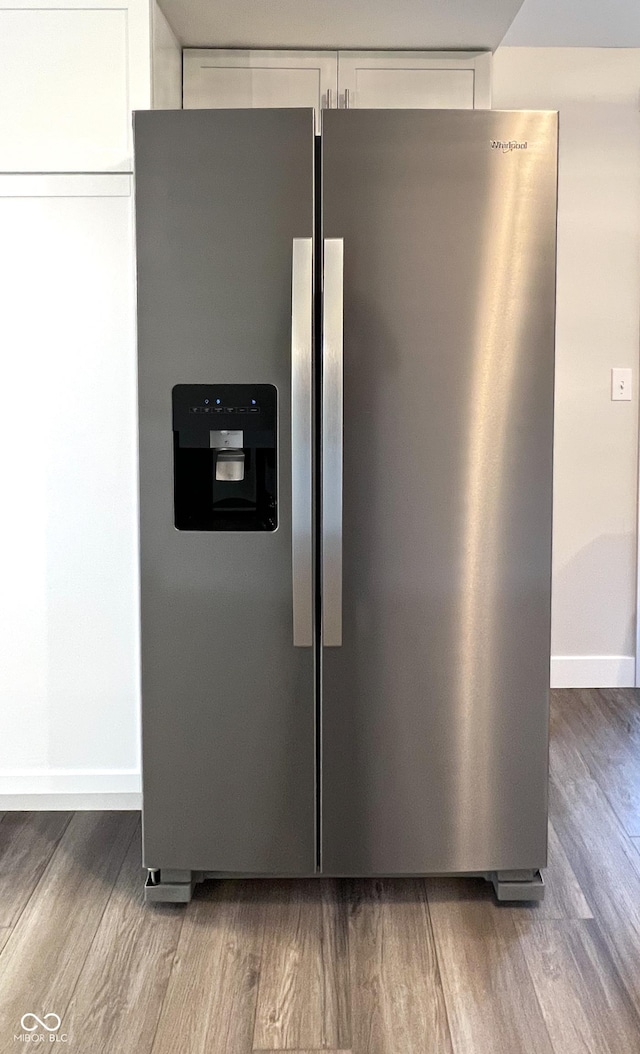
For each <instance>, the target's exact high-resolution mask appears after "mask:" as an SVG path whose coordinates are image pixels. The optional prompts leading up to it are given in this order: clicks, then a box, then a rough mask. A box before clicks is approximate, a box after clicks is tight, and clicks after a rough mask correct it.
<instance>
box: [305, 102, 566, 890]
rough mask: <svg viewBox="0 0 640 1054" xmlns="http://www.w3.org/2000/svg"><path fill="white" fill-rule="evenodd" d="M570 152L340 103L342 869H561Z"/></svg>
mask: <svg viewBox="0 0 640 1054" xmlns="http://www.w3.org/2000/svg"><path fill="white" fill-rule="evenodd" d="M556 149H557V117H556V115H555V114H552V113H507V112H505V113H501V112H491V111H484V112H483V111H478V112H466V111H453V112H452V111H377V112H376V111H364V110H361V111H357V110H356V111H351V112H345V111H327V112H325V114H324V117H323V144H322V195H323V199H322V200H323V213H322V224H323V237H324V239H325V242H324V253H325V256H324V304H323V315H324V321H325V333H324V340H325V347H324V349H323V356H324V361H323V368H324V371H325V372H324V379H323V393H324V399H325V401H326V400H327V399H331V400H333V402H332V405H331V406H326V405H325V406H324V407H323V425H324V430H323V437H322V452H323V459H324V464H323V474H324V477H325V478H324V482H323V501H324V508H323V539H322V553H323V555H324V567H323V579H322V581H323V603H324V604H325V605H326V604H327V600H328V602H329V611H328V613H327V612H325V613H324V617H323V630H324V646H323V650H322V684H323V695H322V715H321V721H322V765H323V769H322V801H321V817H322V839H321V862H322V869H323V871H325V872H328V873H332V874H347V875H351V874H389V873H395V874H402V873H420V872H466V871H490V870H498V869H499V870H510V869H514V870H516V869H530V868H531V869H535V868H539V867H541V866H544V864H545V861H546V829H547V742H548V685H549V638H550V576H551V484H552V415H553V356H554V299H555V228H556ZM327 472H328V473H329V479H327V478H326V476H327ZM327 554H328V563H327ZM325 594H326V595H325Z"/></svg>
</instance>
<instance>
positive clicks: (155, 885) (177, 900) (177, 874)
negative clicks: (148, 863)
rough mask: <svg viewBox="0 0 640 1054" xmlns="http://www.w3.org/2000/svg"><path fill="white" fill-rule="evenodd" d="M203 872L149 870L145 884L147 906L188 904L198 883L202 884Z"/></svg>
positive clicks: (165, 869) (166, 869) (169, 869)
mask: <svg viewBox="0 0 640 1054" xmlns="http://www.w3.org/2000/svg"><path fill="white" fill-rule="evenodd" d="M202 879H203V873H202V871H175V870H172V869H171V868H164V867H163V868H153V867H150V868H148V869H147V879H146V882H145V884H144V899H145V903H146V904H188V903H189V901H190V900H191V897H192V896H193V890H194V888H195V886H196V884H197V883H198V882H202Z"/></svg>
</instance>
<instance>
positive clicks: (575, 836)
mask: <svg viewBox="0 0 640 1054" xmlns="http://www.w3.org/2000/svg"><path fill="white" fill-rule="evenodd" d="M551 808H552V819H553V823H554V826H555V828H556V830H557V831H558V834H559V836H560V838H561V840H562V843H563V845H564V847H565V850H566V852H567V855H568V856H569V859H570V861H571V864H572V866H573V869H574V871H575V873H576V875H577V877H578V881H579V882H580V885H581V887H582V889H583V890H584V892H585V895H586V896H587V897H588V899H589V904H590V905H591V907H592V909H593V913H594V915H595V917H596V919H597V920H598V922H599V924H600V930H601V932H602V935H603V938H604V940H605V942H606V944H607V947H608V948H609V952H610V955H611V958H612V960H613V962H614V964H615V966H616V968H617V970H618V973H619V974H620V976H621V978H622V980H623V982H624V984H625V986H626V988H627V991H628V992H629V994H630V996H631V998H632V999H633V1002H634V1005H635V1007H636V1010H637V1011H638V1012H640V969H639V968H638V963H639V962H640V856H639V854H638V853H637V852H636V851H635V848H634V846H633V844H632V842H631V840H630V839H629V838H628V837H627V835H626V834H625V832H624V831H623V829H622V827H621V825H620V822H619V820H618V818H617V816H616V815H615V813H614V812H613V809H612V808H611V805H610V804H609V802H608V800H607V798H606V797H605V795H604V793H603V792H602V790H601V789H600V787H599V785H598V784H597V783H596V781H595V780H581V781H580V782H579V783H572V782H568V783H566V784H562V785H556V787H555V789H554V794H553V796H552V798H551Z"/></svg>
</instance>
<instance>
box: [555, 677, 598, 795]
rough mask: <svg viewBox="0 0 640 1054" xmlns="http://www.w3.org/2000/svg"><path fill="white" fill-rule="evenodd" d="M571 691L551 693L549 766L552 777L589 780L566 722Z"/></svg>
mask: <svg viewBox="0 0 640 1054" xmlns="http://www.w3.org/2000/svg"><path fill="white" fill-rule="evenodd" d="M572 694H573V689H568V688H562V689H559V688H556V689H554V690H553V691H552V692H551V707H550V714H549V719H550V743H549V766H550V769H551V774H552V775H557V776H558V777H559V778H561V779H563V780H569V779H570V780H579V779H591V772H590V770H589V768H588V766H587V763H586V761H585V760H584V758H583V757H582V754H581V753H580V741H579V739H578V738H577V737H576V734H575V730H574V729H573V728H572V727H571V724H570V723H569V722H568V721H567V716H566V711H567V709H568V708H570V707H571V705H572Z"/></svg>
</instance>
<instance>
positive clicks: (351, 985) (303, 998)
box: [0, 690, 640, 1054]
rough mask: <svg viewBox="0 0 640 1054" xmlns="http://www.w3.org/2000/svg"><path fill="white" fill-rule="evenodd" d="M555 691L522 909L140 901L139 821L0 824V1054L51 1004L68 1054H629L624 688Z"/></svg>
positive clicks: (633, 807)
mask: <svg viewBox="0 0 640 1054" xmlns="http://www.w3.org/2000/svg"><path fill="white" fill-rule="evenodd" d="M553 694H554V698H553V708H552V710H553V712H552V742H551V777H552V778H551V827H550V863H549V868H548V870H547V873H546V880H547V896H546V899H545V901H544V902H543V903H542V904H541V905H539V906H538V907H528V906H526V907H525V906H519V907H511V906H504V905H501V906H499V905H498V904H497V903H496V902H495V901H494V900H493V897H492V894H491V891H490V889H489V887H488V885H487V884H486V883H485V882H483V881H481V880H476V879H468V880H447V879H426V880H420V879H412V880H395V881H392V880H385V881H374V880H371V881H339V882H338V881H329V880H316V881H304V882H295V881H286V882H284V881H282V882H271V881H246V882H237V881H236V882H231V881H228V882H217V883H208V884H207V885H205V886H200V887H198V889H197V891H196V895H195V897H194V900H193V902H192V903H191V904H190V905H189V906H188V907H186V908H184V907H178V906H160V907H150V906H146V907H145V906H144V905H143V903H142V896H141V890H142V882H143V874H142V871H141V868H140V825H139V816H138V814H135V813H59V812H56V813H5V815H4V817H2V818H1V819H0V1051H14V1052H15V1051H16V1050H19V1049H21V1048H20V1045H19V1043H17V1041H15V1040H14V1038H13V1037H14V1035H15V1034H19V1033H20V1031H21V1030H20V1019H21V1017H22V1015H23V1014H25V1013H35V1014H38V1015H39V1016H42V1015H43V1014H46V1013H56V1014H58V1015H59V1016H60V1017H61V1018H62V1026H61V1029H60V1033H64V1034H66V1035H67V1036H68V1041H67V1044H66V1046H65V1047H64V1049H66V1050H68V1051H69V1052H70V1054H71V1052H73V1051H77V1052H80V1051H82V1052H83V1054H85V1052H91V1054H99V1052H104V1054H107V1052H108V1054H133V1052H136V1054H222V1052H224V1054H251V1052H252V1051H278V1050H286V1051H289V1052H294V1051H295V1052H296V1054H313V1052H317V1051H324V1052H325V1054H328V1052H347V1054H640V694H639V693H636V692H634V691H632V690H624V691H623V690H615V691H613V690H612V691H582V690H581V691H559V692H554V693H553ZM0 816H1V814H0ZM40 1031H42V1030H41V1029H40ZM47 1039H48V1037H47ZM45 1045H46V1046H47V1047H50V1046H52V1045H53V1044H50V1043H49V1042H46V1044H44V1043H41V1044H39V1046H40V1047H44V1046H45ZM23 1046H24V1044H23ZM29 1046H34V1044H29ZM56 1049H60V1047H59V1046H57V1047H56Z"/></svg>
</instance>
